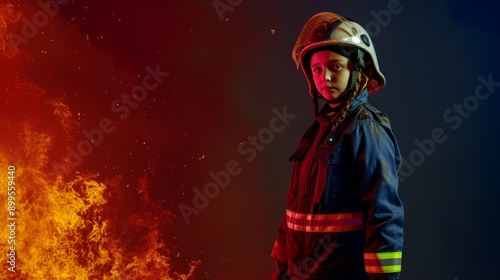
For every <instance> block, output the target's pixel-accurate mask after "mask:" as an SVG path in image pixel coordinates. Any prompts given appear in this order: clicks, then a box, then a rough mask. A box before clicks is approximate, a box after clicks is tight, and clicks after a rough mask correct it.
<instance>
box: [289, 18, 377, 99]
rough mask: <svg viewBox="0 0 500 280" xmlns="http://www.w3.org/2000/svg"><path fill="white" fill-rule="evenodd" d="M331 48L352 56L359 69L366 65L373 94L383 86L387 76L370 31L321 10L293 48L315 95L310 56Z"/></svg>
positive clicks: (304, 28) (293, 53)
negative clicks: (384, 73)
mask: <svg viewBox="0 0 500 280" xmlns="http://www.w3.org/2000/svg"><path fill="white" fill-rule="evenodd" d="M329 48H330V49H331V48H333V49H334V51H336V52H340V54H341V55H344V56H347V57H348V58H349V59H351V61H352V62H353V63H354V65H355V66H354V68H359V70H361V68H363V69H362V70H361V72H362V73H363V74H365V75H366V76H367V77H368V78H369V80H370V81H369V83H368V92H369V93H370V94H371V93H374V92H376V91H378V90H380V89H381V88H382V87H384V85H385V83H386V81H385V77H384V75H383V74H382V73H381V72H380V68H379V65H378V60H377V55H376V53H375V48H374V46H373V42H372V41H371V38H370V36H369V35H368V32H367V31H366V30H365V29H364V28H363V27H362V26H361V25H359V24H358V23H356V22H354V21H351V20H348V19H346V18H344V17H342V16H339V15H337V14H334V13H329V12H322V13H319V14H316V15H314V16H313V17H311V18H310V19H309V20H308V21H307V23H306V24H305V25H304V27H303V28H302V31H301V32H300V35H299V38H298V39H297V42H296V43H295V46H294V48H293V51H292V57H293V59H294V61H295V63H296V64H297V69H298V68H299V67H301V68H302V71H303V72H304V75H305V77H306V79H307V82H308V84H309V94H310V95H311V96H312V97H314V96H315V95H317V94H318V91H317V89H316V88H315V86H314V81H313V80H312V73H311V70H310V69H309V68H310V67H309V62H310V59H311V55H312V54H313V53H314V50H316V51H318V50H320V49H329ZM359 50H361V52H360V51H359ZM356 65H357V66H356ZM353 80H354V79H353ZM350 86H351V88H352V87H353V85H350Z"/></svg>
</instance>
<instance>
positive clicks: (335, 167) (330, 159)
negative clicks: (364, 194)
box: [315, 142, 356, 212]
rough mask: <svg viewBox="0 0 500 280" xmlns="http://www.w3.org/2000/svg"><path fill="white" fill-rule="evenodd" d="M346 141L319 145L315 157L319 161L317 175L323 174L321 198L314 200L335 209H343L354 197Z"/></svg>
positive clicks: (350, 203)
mask: <svg viewBox="0 0 500 280" xmlns="http://www.w3.org/2000/svg"><path fill="white" fill-rule="evenodd" d="M347 146H348V143H342V142H339V143H336V144H334V145H325V146H322V147H320V148H319V149H318V150H317V151H316V153H315V157H316V158H317V159H318V160H319V161H320V162H321V164H320V170H319V172H320V173H318V175H321V176H324V178H325V180H324V187H323V186H321V187H320V189H323V190H324V191H323V193H322V194H321V199H320V200H316V201H317V202H321V204H324V205H325V206H327V207H333V208H334V209H335V211H341V212H342V211H345V210H346V207H347V208H350V207H349V206H350V205H352V203H353V202H354V201H353V200H355V199H356V195H355V193H354V189H355V187H354V186H353V180H352V176H353V175H352V174H353V173H352V164H351V162H352V161H351V160H350V156H349V152H348V149H347Z"/></svg>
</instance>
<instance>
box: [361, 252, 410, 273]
mask: <svg viewBox="0 0 500 280" xmlns="http://www.w3.org/2000/svg"><path fill="white" fill-rule="evenodd" d="M402 255H403V254H402V252H382V253H365V254H364V259H365V271H366V272H368V273H392V272H400V271H401V257H402Z"/></svg>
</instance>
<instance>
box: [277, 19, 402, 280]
mask: <svg viewBox="0 0 500 280" xmlns="http://www.w3.org/2000/svg"><path fill="white" fill-rule="evenodd" d="M292 55H293V59H294V60H295V62H296V64H297V67H300V68H302V71H303V73H304V75H305V77H306V80H307V82H308V84H309V94H310V96H311V98H312V103H313V108H314V114H315V121H314V123H313V124H312V125H311V126H310V127H309V129H307V131H306V132H305V134H304V135H303V136H302V139H301V141H300V143H299V145H298V147H297V149H296V150H295V152H294V153H293V154H292V156H291V157H290V160H291V161H292V162H293V173H292V178H291V180H290V184H289V189H288V196H287V201H286V213H285V215H284V217H283V219H282V222H281V225H280V228H279V233H278V237H277V239H276V241H275V243H274V247H273V250H272V253H271V256H272V257H273V258H274V260H275V261H276V265H277V269H276V272H275V273H274V275H273V277H272V279H273V280H282V279H294V280H295V279H297V280H298V279H301V280H302V279H313V280H327V279H328V280H379V279H385V280H396V279H399V275H400V271H401V256H402V245H403V205H402V203H401V200H400V198H399V195H398V176H397V171H398V168H399V166H400V164H401V155H400V152H399V148H398V144H397V141H396V138H395V136H394V134H393V132H392V129H391V126H390V123H389V119H388V118H387V116H386V115H385V114H383V113H382V112H380V111H379V110H377V109H376V108H374V107H373V106H371V105H370V104H369V103H368V101H367V99H368V95H369V94H373V93H375V92H377V91H379V90H380V89H381V88H383V87H384V85H385V83H386V81H385V78H384V76H383V75H382V73H381V72H380V69H379V64H378V61H377V56H376V54H375V49H374V46H373V42H372V41H371V38H370V36H369V35H368V33H367V32H366V30H365V29H364V28H363V27H361V26H360V25H359V24H357V23H355V22H353V21H351V20H348V19H346V18H343V17H342V16H339V15H337V14H333V13H326V12H324V13H319V14H316V15H314V16H313V17H312V18H311V19H309V21H308V22H307V23H306V24H305V26H304V27H303V29H302V31H301V33H300V35H299V38H298V39H297V42H296V44H295V47H294V48H293V52H292ZM320 101H321V103H324V105H322V106H321V108H319V107H320V105H319V104H320Z"/></svg>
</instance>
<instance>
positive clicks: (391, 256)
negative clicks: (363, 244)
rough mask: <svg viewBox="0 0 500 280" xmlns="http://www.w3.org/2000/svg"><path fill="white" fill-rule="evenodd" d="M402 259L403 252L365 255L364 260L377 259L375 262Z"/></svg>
mask: <svg viewBox="0 0 500 280" xmlns="http://www.w3.org/2000/svg"><path fill="white" fill-rule="evenodd" d="M402 257H403V252H383V253H365V260H366V259H377V260H386V259H400V258H402Z"/></svg>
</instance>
